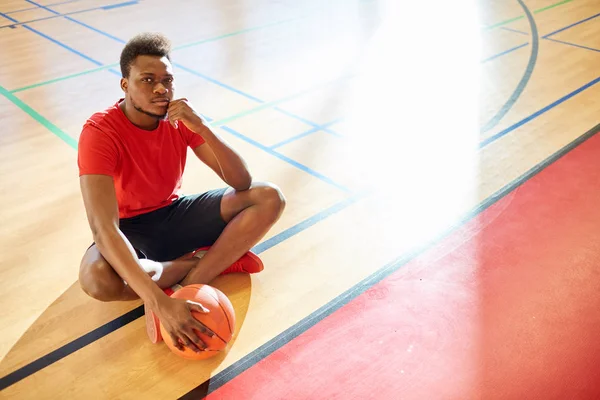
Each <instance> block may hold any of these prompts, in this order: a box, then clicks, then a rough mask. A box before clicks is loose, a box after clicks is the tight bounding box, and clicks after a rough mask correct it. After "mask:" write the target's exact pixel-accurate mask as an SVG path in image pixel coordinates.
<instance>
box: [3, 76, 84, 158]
mask: <svg viewBox="0 0 600 400" xmlns="http://www.w3.org/2000/svg"><path fill="white" fill-rule="evenodd" d="M0 94H1V95H3V96H4V97H6V98H7V99H8V100H10V101H11V102H13V103H14V104H15V105H16V106H17V107H19V108H20V109H21V110H23V111H25V112H26V113H27V114H29V115H30V116H31V118H33V119H35V120H36V121H37V122H39V123H40V124H42V125H43V126H44V127H46V129H48V130H49V131H50V132H52V133H54V134H55V135H56V136H58V137H59V138H60V139H61V140H62V141H63V142H65V143H66V144H68V145H69V146H71V147H72V148H74V149H77V140H75V139H74V138H72V137H71V136H69V135H68V134H66V133H65V132H64V131H63V130H62V129H60V128H59V127H58V126H56V125H54V124H53V123H52V122H50V121H48V120H47V119H46V118H44V117H43V116H42V115H41V114H40V113H38V112H37V111H35V110H34V109H33V108H31V107H30V106H28V105H27V104H25V103H24V102H23V101H22V100H21V99H19V98H18V97H17V96H15V95H14V94H12V93H11V92H9V91H8V90H6V89H5V88H4V87H2V86H0Z"/></svg>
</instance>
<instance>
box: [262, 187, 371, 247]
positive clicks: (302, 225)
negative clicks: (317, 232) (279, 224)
mask: <svg viewBox="0 0 600 400" xmlns="http://www.w3.org/2000/svg"><path fill="white" fill-rule="evenodd" d="M369 194H370V193H368V192H363V193H357V194H355V195H353V196H350V197H348V198H347V199H344V200H342V201H340V202H338V203H336V204H334V205H333V206H331V207H329V208H326V209H324V210H323V211H321V212H319V213H317V214H315V215H313V216H311V217H309V218H307V219H305V220H304V221H302V222H299V223H298V224H296V225H294V226H292V227H290V228H288V229H286V230H285V231H283V232H280V233H278V234H277V235H275V236H273V237H272V238H270V239H268V240H265V241H264V242H262V243H259V244H258V245H256V246H254V247H253V248H252V251H253V252H254V253H256V254H260V253H262V252H265V251H267V250H269V249H270V248H272V247H275V246H276V245H278V244H279V243H281V242H283V241H285V240H288V239H289V238H291V237H292V236H296V235H297V234H299V233H300V232H302V231H305V230H307V229H308V228H310V227H311V226H313V225H315V224H317V223H319V222H321V221H323V220H324V219H326V218H329V217H330V216H332V215H333V214H336V213H338V212H340V211H342V210H344V209H346V208H348V207H350V206H351V205H352V204H354V203H356V202H357V201H359V200H361V199H363V198H365V197H367V196H368V195H369Z"/></svg>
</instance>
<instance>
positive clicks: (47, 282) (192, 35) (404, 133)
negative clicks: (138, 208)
mask: <svg viewBox="0 0 600 400" xmlns="http://www.w3.org/2000/svg"><path fill="white" fill-rule="evenodd" d="M397 3H400V2H395V1H393V0H388V1H385V0H350V1H343V0H331V1H317V0H310V1H302V2H294V1H277V2H276V1H267V0H263V1H252V2H244V1H230V2H225V1H217V0H202V1H196V0H177V1H173V2H168V3H166V2H161V1H157V0H138V1H121V0H71V1H62V2H61V1H53V0H38V1H37V2H34V1H30V0H3V1H2V2H1V3H0V54H1V55H2V62H1V64H0V94H1V95H2V96H0V118H1V119H2V133H1V134H0V172H1V178H0V188H1V189H2V195H1V196H0V221H2V223H1V224H0V281H1V282H2V283H3V289H4V290H2V292H0V304H1V309H2V324H1V327H0V332H1V335H0V337H1V340H0V354H1V356H2V362H1V366H0V376H1V377H2V378H1V382H2V383H1V386H0V387H1V388H2V396H1V397H2V398H19V399H21V398H35V399H44V398H59V397H63V398H77V399H78V398H86V399H87V398H102V399H115V398H133V399H138V398H144V399H154V398H156V399H167V398H179V397H181V396H185V395H186V394H189V393H198V392H197V391H196V392H193V390H194V389H196V388H198V387H202V385H203V383H204V382H206V381H207V380H208V379H209V378H211V377H212V380H213V381H219V382H223V383H226V382H228V381H230V380H232V379H235V376H236V375H237V374H238V373H239V372H240V371H241V368H240V367H239V366H240V365H242V364H240V360H245V363H244V364H243V365H245V366H252V365H253V363H255V362H256V361H258V360H260V359H261V358H262V357H263V355H266V353H265V350H264V349H265V346H264V345H265V344H267V347H268V346H271V347H273V346H275V348H276V347H277V346H279V345H278V343H281V341H282V339H281V338H282V336H281V334H282V332H286V334H289V335H292V336H293V335H295V334H299V333H301V332H302V331H303V330H306V329H307V323H306V321H312V322H310V324H313V325H314V324H317V326H318V325H319V323H320V320H321V319H322V318H323V316H324V314H323V313H322V312H321V310H323V309H324V308H323V307H325V308H326V307H328V306H329V305H332V304H338V303H339V299H340V298H341V297H340V296H342V295H344V294H347V293H352V291H353V290H354V291H357V290H358V291H360V290H365V289H366V288H368V287H369V286H370V285H372V283H369V282H370V281H369V280H368V279H367V280H365V279H366V278H368V277H370V276H372V274H376V273H377V272H378V271H380V270H381V269H382V268H384V267H386V266H388V267H389V266H390V265H394V262H395V260H399V259H403V258H404V259H410V258H411V257H412V255H414V254H416V252H417V251H419V250H424V249H436V247H435V246H436V243H437V240H438V239H441V238H444V237H445V236H446V234H447V233H449V232H450V231H451V230H452V228H453V227H456V226H460V225H462V224H463V223H465V222H468V221H469V220H471V219H472V218H474V217H476V216H477V215H478V214H479V213H480V212H481V211H483V210H484V209H486V208H488V207H489V206H490V205H492V204H494V203H496V202H497V201H499V200H500V199H502V198H504V197H505V196H506V195H508V194H511V193H514V192H515V191H518V190H519V185H521V184H522V183H523V182H524V181H526V180H527V179H529V178H530V177H531V176H533V175H534V174H536V173H537V172H539V170H541V169H543V168H546V167H547V166H548V165H550V164H551V162H553V160H555V159H557V157H558V156H559V155H562V154H566V153H568V152H569V151H571V150H572V149H573V148H575V147H576V145H578V144H579V143H580V142H581V139H583V138H588V137H590V136H592V135H595V134H596V132H597V130H598V125H597V124H598V122H599V121H598V115H600V103H599V102H598V101H597V99H598V97H599V96H600V85H598V82H600V69H599V68H598V65H600V18H599V17H600V4H598V2H597V1H594V0H566V1H556V0H524V1H521V0H511V1H493V0H485V1H482V0H478V1H470V2H458V3H460V4H455V3H456V2H441V1H440V2H434V3H428V2H412V3H410V4H405V3H404V2H402V3H403V4H402V6H399V5H398V4H397ZM447 3H450V4H447ZM140 31H160V32H163V33H165V34H167V35H168V36H169V37H170V38H171V40H172V41H173V43H174V46H175V50H174V52H173V61H174V65H175V71H176V73H177V76H176V80H177V88H178V89H177V92H176V96H180V97H187V98H188V99H190V100H191V101H192V103H193V104H194V106H195V107H196V108H197V109H199V110H200V111H201V112H202V113H203V114H204V115H205V116H206V117H207V118H209V119H210V120H211V122H212V124H213V126H214V127H215V128H216V129H217V131H218V132H219V133H220V134H221V135H222V136H223V138H225V139H226V140H227V141H228V142H229V143H230V144H232V145H233V146H234V148H235V149H236V150H238V151H239V152H240V153H241V154H242V155H243V157H244V158H245V159H246V160H247V161H248V163H249V166H250V168H251V170H252V173H253V175H254V177H255V178H256V179H259V180H268V181H272V182H274V183H276V184H277V185H279V186H280V187H281V188H282V190H283V192H284V193H285V195H286V197H287V199H288V207H287V209H286V213H285V214H284V216H283V217H282V219H281V220H280V221H279V222H278V223H277V225H276V226H275V227H274V228H273V230H272V231H271V232H269V234H268V235H267V237H265V238H264V240H263V241H262V242H261V243H259V244H258V245H257V246H256V248H255V250H256V251H257V252H258V253H259V254H260V256H261V257H262V258H263V260H264V262H265V267H266V269H265V271H264V272H262V273H261V274H258V275H254V276H252V277H249V276H244V275H236V276H233V275H232V276H226V277H220V278H218V279H217V280H216V281H215V282H213V285H214V286H216V287H218V288H220V289H221V290H223V291H224V292H225V293H226V294H227V295H228V296H229V297H230V299H231V300H232V302H233V304H234V306H235V309H236V313H237V319H238V324H237V333H236V336H235V338H234V341H233V343H232V344H231V346H230V347H229V349H228V352H227V353H226V354H224V355H223V356H221V357H219V358H216V359H212V360H209V361H205V362H202V363H190V362H189V361H185V360H182V359H179V358H177V357H176V356H174V355H172V354H171V353H170V352H169V350H168V349H167V348H166V347H165V346H163V345H158V346H155V345H152V344H150V343H149V342H148V340H147V338H146V336H145V330H144V324H143V322H144V321H143V318H141V316H142V313H143V311H142V309H141V307H140V303H139V302H129V303H111V304H104V303H99V302H96V301H93V300H91V299H89V298H87V297H86V296H85V295H84V294H83V292H82V291H81V290H80V289H79V286H78V284H77V272H78V266H79V261H80V258H81V256H82V254H83V252H84V251H85V249H86V248H87V247H88V246H89V244H90V242H91V234H90V232H89V228H88V226H87V221H86V218H85V213H84V210H83V205H82V201H81V199H80V195H79V185H78V179H77V166H76V147H77V138H78V136H79V132H80V129H81V126H82V125H83V123H84V121H85V120H86V118H87V117H89V116H90V115H91V114H92V113H94V112H96V111H99V110H102V109H104V108H106V107H107V106H109V105H111V104H113V103H114V102H115V101H116V100H117V99H118V98H119V96H120V89H119V84H118V82H119V76H120V75H119V72H118V70H119V69H118V64H117V62H118V57H119V53H120V50H121V48H122V46H123V44H124V43H125V42H126V41H127V40H128V39H129V38H130V37H131V36H133V35H134V34H136V33H138V32H140ZM598 157H600V154H598ZM188 164H189V165H188V169H187V170H186V174H185V177H184V179H185V181H184V190H185V191H186V192H197V191H204V190H207V189H210V188H214V187H218V186H221V185H222V183H221V182H220V181H219V180H218V179H217V178H216V177H215V176H213V174H212V173H210V172H209V171H208V170H207V169H206V168H203V167H202V165H200V163H198V162H194V160H193V159H192V158H190V162H189V163H188ZM595 191H596V192H597V191H598V188H596V189H595ZM524 239H525V240H526V239H527V238H524ZM448 251H451V250H448ZM596 251H598V248H597V247H596ZM357 285H358V286H357ZM361 285H362V286H361ZM357 288H359V289H360V288H362V289H360V290H359V289H357ZM565 301H568V299H566V300H565ZM336 302H338V303H336ZM599 307H600V305H599ZM596 318H597V316H596ZM439 334H443V332H441V333H439ZM284 339H285V338H284ZM284 341H285V340H284ZM261 346H262V347H261ZM257 349H259V350H257ZM261 349H262V350H261ZM272 350H273V349H272ZM272 350H271V351H272ZM249 356H250V357H249ZM322 356H323V355H322ZM247 360H254V361H253V362H249V361H247ZM263 384H265V383H263ZM332 385H334V386H335V383H332ZM205 386H206V385H205ZM216 389H217V387H215V386H213V387H212V388H211V389H210V391H212V390H216ZM343 391H344V388H343V387H340V388H339V392H340V393H342V392H343ZM376 394H377V392H376V391H374V392H373V396H374V397H377V396H376ZM189 396H190V395H188V397H189ZM348 397H352V396H348ZM348 397H346V398H348ZM227 398H235V397H227Z"/></svg>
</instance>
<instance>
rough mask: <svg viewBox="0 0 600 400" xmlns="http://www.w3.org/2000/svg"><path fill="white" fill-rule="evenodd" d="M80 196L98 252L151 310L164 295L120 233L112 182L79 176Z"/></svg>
mask: <svg viewBox="0 0 600 400" xmlns="http://www.w3.org/2000/svg"><path fill="white" fill-rule="evenodd" d="M80 186H81V193H82V195H83V202H84V205H85V210H86V213H87V218H88V222H89V224H90V228H91V230H92V234H93V237H94V241H95V243H96V246H97V247H98V250H99V251H100V253H101V254H102V256H103V257H104V258H105V259H106V261H107V262H108V263H109V264H110V265H111V266H112V268H113V269H114V270H115V271H116V272H117V274H119V276H120V277H121V278H123V280H124V281H125V282H127V284H128V285H129V286H131V289H133V291H134V292H135V293H137V295H138V296H140V298H141V299H142V300H143V301H144V302H145V303H146V304H148V306H149V307H150V308H152V309H156V308H157V306H158V303H159V300H160V298H161V297H167V295H166V294H165V293H164V292H163V291H162V290H161V289H160V288H159V287H158V286H157V285H156V284H155V283H154V282H153V281H152V279H151V278H150V276H148V275H147V274H146V273H145V272H144V271H143V270H142V269H141V267H140V265H139V264H138V260H137V256H136V255H135V250H134V249H133V247H132V246H131V244H130V243H129V241H128V240H127V239H126V238H125V237H124V235H123V233H122V232H121V231H120V230H119V209H118V203H117V197H116V194H115V187H114V183H113V178H112V177H110V176H107V175H82V176H81V178H80Z"/></svg>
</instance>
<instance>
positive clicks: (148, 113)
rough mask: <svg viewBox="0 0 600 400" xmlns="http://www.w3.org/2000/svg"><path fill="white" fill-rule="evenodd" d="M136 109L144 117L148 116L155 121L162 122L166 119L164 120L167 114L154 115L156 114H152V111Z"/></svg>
mask: <svg viewBox="0 0 600 400" xmlns="http://www.w3.org/2000/svg"><path fill="white" fill-rule="evenodd" d="M136 109H137V110H138V111H139V112H141V113H144V114H146V115H148V116H150V117H152V118H156V119H159V120H163V119H166V118H167V113H166V112H161V113H160V114H159V113H156V112H152V111H148V110H144V109H142V108H136Z"/></svg>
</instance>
